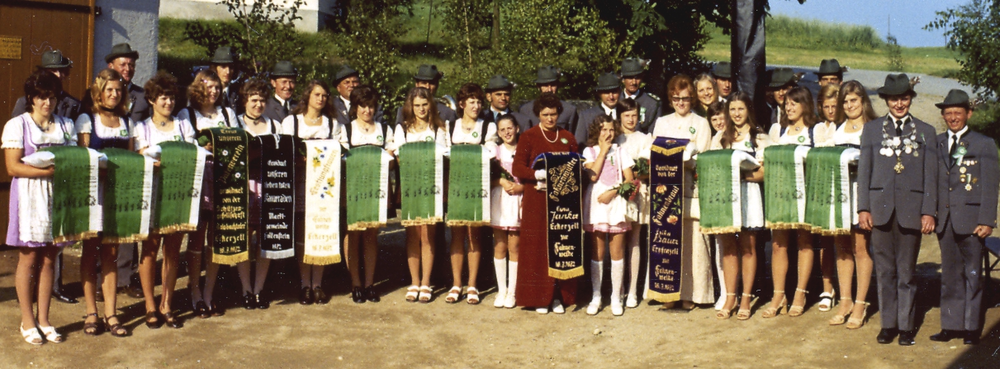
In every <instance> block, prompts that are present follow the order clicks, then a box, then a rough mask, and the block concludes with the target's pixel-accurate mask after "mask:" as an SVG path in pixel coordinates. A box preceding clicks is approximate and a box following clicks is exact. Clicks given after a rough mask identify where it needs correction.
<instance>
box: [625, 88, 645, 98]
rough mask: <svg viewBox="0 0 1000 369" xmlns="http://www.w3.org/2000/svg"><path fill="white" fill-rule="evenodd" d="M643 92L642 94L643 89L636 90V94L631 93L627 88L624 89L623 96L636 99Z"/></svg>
mask: <svg viewBox="0 0 1000 369" xmlns="http://www.w3.org/2000/svg"><path fill="white" fill-rule="evenodd" d="M641 94H642V90H635V94H634V95H631V94H629V93H628V90H625V89H622V95H623V97H622V98H625V99H632V100H635V99H636V98H638V97H639V95H641Z"/></svg>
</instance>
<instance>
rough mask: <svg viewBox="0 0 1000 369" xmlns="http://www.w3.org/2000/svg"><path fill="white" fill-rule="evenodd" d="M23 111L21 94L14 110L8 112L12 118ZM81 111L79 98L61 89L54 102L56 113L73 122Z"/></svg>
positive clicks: (23, 100)
mask: <svg viewBox="0 0 1000 369" xmlns="http://www.w3.org/2000/svg"><path fill="white" fill-rule="evenodd" d="M88 91H89V90H88ZM25 111H26V110H25V99H24V96H21V97H19V98H18V99H17V102H16V103H14V111H13V112H11V113H10V117H11V118H14V117H16V116H18V115H21V114H24V112H25ZM81 113H83V104H82V103H81V102H80V100H77V99H76V98H75V97H73V96H70V95H69V94H68V93H66V91H63V93H62V95H61V96H60V97H59V102H58V103H57V104H56V115H58V116H62V117H66V118H69V119H71V120H73V121H74V122H75V121H76V117H79V116H80V114H81Z"/></svg>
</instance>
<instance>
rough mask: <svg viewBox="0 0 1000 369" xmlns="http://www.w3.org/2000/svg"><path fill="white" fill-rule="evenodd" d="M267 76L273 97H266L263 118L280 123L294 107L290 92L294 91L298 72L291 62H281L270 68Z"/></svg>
mask: <svg viewBox="0 0 1000 369" xmlns="http://www.w3.org/2000/svg"><path fill="white" fill-rule="evenodd" d="M268 74H269V76H270V77H271V88H273V89H274V95H272V96H271V97H268V98H267V102H266V103H264V116H265V117H268V118H271V120H276V121H279V122H281V121H284V120H285V117H287V116H288V112H290V111H292V108H294V107H295V101H294V100H292V92H294V91H295V77H298V75H299V72H298V71H297V70H296V69H295V67H293V66H292V62H290V61H287V60H282V61H279V62H277V63H276V64H274V68H271V72H270V73H268Z"/></svg>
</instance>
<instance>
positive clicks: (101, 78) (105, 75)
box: [90, 68, 129, 117]
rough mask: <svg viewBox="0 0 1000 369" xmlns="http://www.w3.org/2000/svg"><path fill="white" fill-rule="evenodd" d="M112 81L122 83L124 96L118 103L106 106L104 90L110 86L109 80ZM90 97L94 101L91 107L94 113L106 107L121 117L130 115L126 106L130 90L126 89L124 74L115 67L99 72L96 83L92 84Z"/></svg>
mask: <svg viewBox="0 0 1000 369" xmlns="http://www.w3.org/2000/svg"><path fill="white" fill-rule="evenodd" d="M112 81H118V82H121V83H122V98H121V100H119V101H118V105H116V106H106V105H104V99H103V92H104V88H105V87H107V86H108V82H112ZM90 99H91V100H92V101H93V102H94V105H93V106H91V107H90V112H91V113H92V114H98V113H100V110H101V109H104V110H108V111H110V112H112V113H114V114H115V115H117V116H119V117H124V116H125V115H128V109H126V108H125V107H126V106H128V104H129V95H128V91H125V81H124V80H122V75H121V74H119V73H118V72H116V71H115V70H114V69H111V68H108V69H105V70H102V71H100V72H98V73H97V77H94V84H92V85H90Z"/></svg>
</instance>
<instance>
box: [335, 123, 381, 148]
mask: <svg viewBox="0 0 1000 369" xmlns="http://www.w3.org/2000/svg"><path fill="white" fill-rule="evenodd" d="M374 126H375V127H374V129H372V131H371V132H367V133H366V132H365V131H364V130H363V129H361V123H359V122H358V121H357V120H356V119H355V120H353V121H351V137H348V144H350V147H358V146H365V145H374V146H379V147H383V148H387V147H389V146H390V145H391V144H392V141H390V140H391V139H392V127H388V125H386V127H385V136H384V137H383V135H382V123H379V122H374ZM345 136H346V134H345Z"/></svg>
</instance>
